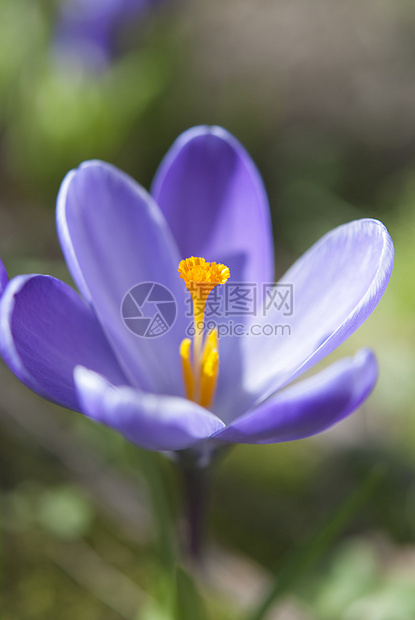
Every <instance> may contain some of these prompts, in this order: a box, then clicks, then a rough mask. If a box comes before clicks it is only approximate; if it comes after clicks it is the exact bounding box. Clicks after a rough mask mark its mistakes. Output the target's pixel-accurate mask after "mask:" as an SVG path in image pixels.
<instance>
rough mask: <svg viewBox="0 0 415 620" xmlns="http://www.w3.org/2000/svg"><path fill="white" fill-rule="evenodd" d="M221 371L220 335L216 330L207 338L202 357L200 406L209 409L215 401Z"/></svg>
mask: <svg viewBox="0 0 415 620" xmlns="http://www.w3.org/2000/svg"><path fill="white" fill-rule="evenodd" d="M218 371H219V351H218V333H217V330H216V329H214V330H212V331H211V332H210V334H209V335H208V336H207V338H206V343H205V348H204V351H203V357H202V377H201V381H200V404H201V405H202V407H209V405H210V404H211V403H212V401H213V396H214V394H215V390H216V383H217V379H218Z"/></svg>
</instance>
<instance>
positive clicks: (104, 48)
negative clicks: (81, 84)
mask: <svg viewBox="0 0 415 620" xmlns="http://www.w3.org/2000/svg"><path fill="white" fill-rule="evenodd" d="M160 1H161V0H62V1H61V4H60V10H59V13H58V18H57V25H56V34H55V40H56V47H57V50H58V52H59V51H60V52H63V53H64V54H65V56H67V55H68V56H69V57H71V58H78V59H80V60H81V61H82V62H83V64H85V65H86V66H87V67H89V68H92V69H99V68H102V67H105V66H106V65H107V64H108V62H109V61H110V60H111V59H112V57H113V54H114V46H115V40H116V35H117V33H118V31H119V30H120V29H122V27H123V26H126V25H127V24H129V23H130V22H131V20H136V21H138V20H139V19H141V18H142V17H144V15H145V14H146V13H147V11H148V10H149V9H151V7H152V6H154V5H156V4H158V3H159V2H160Z"/></svg>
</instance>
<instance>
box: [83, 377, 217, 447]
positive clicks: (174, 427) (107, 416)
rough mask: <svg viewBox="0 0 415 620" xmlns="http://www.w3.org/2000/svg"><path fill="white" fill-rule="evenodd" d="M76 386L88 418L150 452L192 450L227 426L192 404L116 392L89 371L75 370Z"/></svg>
mask: <svg viewBox="0 0 415 620" xmlns="http://www.w3.org/2000/svg"><path fill="white" fill-rule="evenodd" d="M75 384H76V387H77V391H78V396H79V400H80V402H81V406H82V410H83V412H84V413H85V414H86V415H87V416H89V417H90V418H93V419H94V420H95V421H97V422H101V423H102V424H106V425H107V426H110V427H111V428H114V429H115V430H117V431H119V432H120V433H121V434H122V435H124V437H126V439H128V440H129V441H131V442H133V443H135V444H137V445H139V446H141V447H142V448H146V449H147V450H183V449H185V448H190V447H191V446H192V445H193V444H195V443H197V442H198V441H200V440H202V439H206V438H208V437H210V436H211V435H212V434H213V433H215V432H217V431H218V430H220V429H221V428H223V426H224V424H223V422H222V421H221V420H219V418H217V417H216V416H214V415H213V414H212V413H210V412H209V411H207V410H206V409H203V408H202V407H200V406H199V405H197V404H196V403H193V402H192V401H190V400H186V399H184V398H178V397H175V396H156V395H155V394H148V393H144V392H140V391H139V390H136V389H134V388H131V387H120V388H116V387H114V386H113V385H111V384H110V383H108V382H107V381H106V380H105V379H104V378H103V377H101V376H100V375H98V374H96V373H94V372H91V371H89V370H87V369H86V368H82V367H78V368H76V369H75Z"/></svg>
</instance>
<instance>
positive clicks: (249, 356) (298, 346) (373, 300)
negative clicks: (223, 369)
mask: <svg viewBox="0 0 415 620" xmlns="http://www.w3.org/2000/svg"><path fill="white" fill-rule="evenodd" d="M393 254H394V252H393V244H392V240H391V238H390V236H389V234H388V232H387V230H386V228H385V227H384V226H383V224H381V223H380V222H378V221H376V220H370V219H365V220H358V221H355V222H351V223H350V224H346V225H344V226H340V227H339V228H336V229H335V230H333V231H332V232H330V233H329V234H327V235H325V236H324V237H323V238H322V239H321V240H320V241H319V242H318V243H316V244H315V245H314V246H313V247H312V248H311V249H310V250H309V251H308V252H306V254H304V256H303V257H302V258H300V259H299V260H298V261H297V262H296V263H295V264H294V266H293V267H292V268H291V269H290V270H289V271H288V272H287V273H286V274H285V276H284V277H283V278H282V280H281V283H283V284H290V285H292V287H293V312H292V315H291V316H285V315H284V314H283V311H284V310H279V311H278V310H277V309H276V308H272V309H269V310H268V311H267V312H266V313H265V316H263V317H256V318H255V319H253V323H255V322H256V323H257V324H258V325H259V328H260V329H262V328H263V327H264V326H265V325H268V326H271V328H274V327H275V325H287V326H289V329H290V334H289V335H288V332H287V331H286V332H285V336H281V331H279V332H278V333H279V336H275V335H270V336H266V335H261V336H249V337H247V338H245V339H244V342H243V346H244V352H243V357H244V360H245V364H246V366H245V377H244V381H245V388H246V390H247V391H248V392H250V393H251V395H253V396H255V395H256V396H259V397H260V398H261V399H262V398H265V397H266V396H267V395H270V394H272V393H273V392H275V391H276V390H277V389H280V388H281V387H282V386H284V385H287V384H288V383H289V382H290V381H292V380H293V379H294V378H295V377H298V376H299V375H300V374H302V373H303V372H305V371H306V370H307V369H309V368H310V367H311V366H313V365H314V364H316V363H317V362H318V361H320V360H321V359H322V358H323V357H325V356H326V355H328V354H329V353H331V351H333V350H334V349H335V348H336V347H338V346H339V345H340V344H341V343H342V342H344V341H345V340H346V338H348V337H349V336H350V335H351V334H352V333H353V332H354V331H355V330H356V329H357V328H358V327H360V325H362V323H363V322H364V321H365V320H366V319H367V317H368V316H369V315H370V314H371V312H372V311H373V310H374V308H375V307H376V305H377V304H378V302H379V300H380V299H381V297H382V295H383V293H384V291H385V289H386V286H387V284H388V281H389V278H390V275H391V271H392V266H393ZM260 329H257V331H260Z"/></svg>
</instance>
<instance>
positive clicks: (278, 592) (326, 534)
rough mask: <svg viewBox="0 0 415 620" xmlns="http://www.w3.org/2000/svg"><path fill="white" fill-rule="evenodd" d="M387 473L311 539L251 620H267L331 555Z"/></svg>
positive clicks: (368, 481)
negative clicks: (296, 587)
mask: <svg viewBox="0 0 415 620" xmlns="http://www.w3.org/2000/svg"><path fill="white" fill-rule="evenodd" d="M383 475H384V470H383V469H382V470H380V469H379V468H375V469H374V470H372V471H371V473H370V474H369V475H368V476H367V477H366V478H365V480H364V481H363V482H362V484H361V485H360V486H359V487H358V488H357V489H356V491H354V493H352V494H351V495H350V496H349V497H348V498H347V499H346V500H345V501H344V502H343V503H342V504H341V505H340V507H338V508H337V509H336V511H335V512H334V514H332V515H331V516H330V518H329V519H328V520H327V521H325V522H324V524H323V525H322V526H321V527H319V528H318V529H317V530H316V531H315V532H314V533H313V534H312V535H311V537H310V538H309V539H308V540H306V541H305V542H304V544H302V545H300V547H299V549H298V550H297V551H296V552H294V553H293V554H292V555H291V557H290V558H289V559H288V561H287V562H286V563H285V564H284V566H283V568H282V569H281V571H280V572H279V574H278V575H277V576H276V579H275V582H274V584H273V585H272V586H271V589H270V591H269V592H268V594H267V595H266V597H265V599H264V600H263V601H262V602H261V603H260V604H259V606H258V607H257V608H256V609H255V610H254V611H253V612H252V613H251V614H250V615H249V616H248V619H249V620H264V619H265V618H266V616H267V614H268V612H269V611H270V609H271V607H272V606H273V605H274V604H275V602H276V601H277V600H278V599H279V598H281V596H283V595H284V594H286V593H287V592H288V591H291V590H292V589H293V588H294V587H295V586H296V585H297V583H298V582H299V581H300V579H301V578H303V577H304V576H305V574H306V573H307V572H309V571H310V570H311V569H312V568H313V567H314V566H315V565H316V564H317V563H318V562H319V560H320V559H321V558H322V556H323V555H324V554H325V553H326V552H327V550H328V549H329V547H330V545H332V544H333V542H334V541H335V539H336V538H337V537H338V536H339V535H340V534H341V532H342V531H343V530H344V528H345V527H346V526H347V525H348V523H349V522H350V521H351V519H352V518H353V517H354V515H355V514H356V513H357V512H358V511H359V510H360V509H361V508H362V506H363V505H364V504H365V503H366V502H367V500H368V499H369V497H370V495H371V494H372V493H373V491H374V490H375V488H376V487H377V486H378V484H379V483H380V481H381V479H382V478H383Z"/></svg>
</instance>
